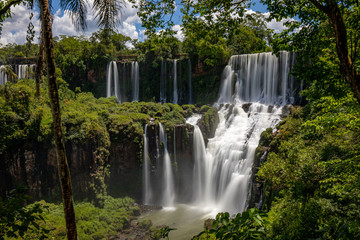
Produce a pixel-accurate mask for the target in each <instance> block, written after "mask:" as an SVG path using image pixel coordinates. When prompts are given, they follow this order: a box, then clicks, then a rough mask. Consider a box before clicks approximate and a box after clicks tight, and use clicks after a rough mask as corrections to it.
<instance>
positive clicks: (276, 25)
mask: <svg viewBox="0 0 360 240" xmlns="http://www.w3.org/2000/svg"><path fill="white" fill-rule="evenodd" d="M263 15H264V16H265V17H266V18H268V17H269V16H270V12H266V13H263ZM288 21H295V20H294V19H292V18H284V19H281V20H280V21H276V20H275V19H273V20H271V21H270V22H267V23H266V26H267V27H268V28H270V29H274V32H275V33H280V32H282V31H283V30H284V29H287V27H286V26H285V25H284V23H285V22H288Z"/></svg>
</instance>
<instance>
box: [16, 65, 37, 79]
mask: <svg viewBox="0 0 360 240" xmlns="http://www.w3.org/2000/svg"><path fill="white" fill-rule="evenodd" d="M34 71H35V64H30V65H27V64H21V65H17V69H16V72H17V76H18V79H32V78H34V75H35V74H34Z"/></svg>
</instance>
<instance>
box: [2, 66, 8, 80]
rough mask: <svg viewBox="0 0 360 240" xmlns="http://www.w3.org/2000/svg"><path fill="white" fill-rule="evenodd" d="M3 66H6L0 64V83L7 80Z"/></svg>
mask: <svg viewBox="0 0 360 240" xmlns="http://www.w3.org/2000/svg"><path fill="white" fill-rule="evenodd" d="M5 68H6V67H5V66H4V65H1V66H0V85H5V83H6V82H7V80H8V76H7V74H6V73H5Z"/></svg>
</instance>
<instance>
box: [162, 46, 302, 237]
mask: <svg viewBox="0 0 360 240" xmlns="http://www.w3.org/2000/svg"><path fill="white" fill-rule="evenodd" d="M294 58H295V56H294V54H293V53H288V52H280V55H279V58H278V57H276V56H275V55H272V54H271V53H260V54H247V55H238V56H232V57H231V59H230V60H229V65H228V66H226V68H225V69H224V72H223V76H222V77H223V78H222V83H221V88H220V95H219V99H218V102H217V103H216V104H215V106H216V107H217V108H218V115H219V119H220V122H219V124H218V127H217V129H216V131H215V136H214V137H213V138H210V139H208V144H207V147H206V146H205V143H204V139H203V136H202V133H201V130H200V128H199V127H198V126H197V122H198V121H199V119H200V117H199V116H193V117H191V118H190V119H188V120H187V123H190V124H192V125H193V126H194V132H193V148H192V160H191V161H188V164H192V165H191V166H190V167H189V168H187V169H192V174H191V175H190V178H189V174H188V173H185V172H181V170H178V171H177V172H176V175H177V178H176V179H180V180H181V179H184V178H187V181H188V182H190V184H188V185H187V188H186V191H187V192H191V198H190V200H186V202H182V203H185V204H187V205H186V206H188V207H185V208H186V209H187V208H190V209H192V212H197V213H198V214H199V215H200V216H201V214H202V216H201V217H202V218H207V217H209V215H208V214H210V216H211V217H214V216H215V215H216V214H217V213H218V212H220V211H227V212H229V213H230V214H235V213H238V212H242V211H244V210H246V208H247V206H248V199H249V196H250V189H251V188H250V186H251V176H252V167H253V163H254V159H255V150H256V148H257V146H258V143H259V140H260V134H261V133H262V132H263V131H264V130H266V129H267V128H269V127H271V128H274V127H275V126H276V125H277V124H278V123H279V122H280V121H281V117H282V116H283V113H284V111H285V108H286V104H293V103H295V102H296V97H297V95H296V94H297V92H298V91H299V90H300V89H299V88H300V86H299V85H300V84H298V83H297V82H296V79H295V78H294V77H292V76H289V73H290V70H291V67H292V65H293V64H294V63H295V60H294ZM178 161H181V159H179V160H178ZM169 182H171V184H174V185H175V186H183V185H182V184H178V183H173V182H172V181H169ZM168 186H169V185H168ZM166 191H168V190H167V189H166V188H165V187H164V188H163V193H162V194H164V192H166ZM175 191H176V190H175ZM172 196H175V193H174V195H172ZM180 199H181V198H179V197H178V198H175V199H174V202H175V203H181V202H180V201H181V200H180ZM189 205H190V206H189ZM176 206H177V207H178V208H181V209H183V210H182V211H186V210H184V205H176ZM193 206H196V207H195V208H193ZM195 209H196V210H195ZM199 211H200V212H201V213H199ZM199 215H197V216H199ZM191 216H192V215H191ZM191 216H190V218H191ZM174 219H178V218H177V217H176V216H175V217H174ZM169 221H170V220H169ZM173 221H178V220H173ZM179 221H180V220H179ZM187 221H189V219H188V220H187ZM158 223H160V224H165V223H164V222H160V221H159V222H158ZM184 224H186V223H184ZM188 227H190V226H188ZM200 228H201V225H200ZM182 234H184V233H182ZM177 236H178V237H175V238H174V239H185V238H184V237H183V236H182V235H181V234H180V233H179V234H178V235H177ZM172 239H173V238H172Z"/></svg>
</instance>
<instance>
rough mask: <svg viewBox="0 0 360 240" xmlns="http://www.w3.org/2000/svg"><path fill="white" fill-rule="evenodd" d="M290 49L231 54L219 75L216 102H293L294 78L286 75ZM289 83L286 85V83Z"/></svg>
mask: <svg viewBox="0 0 360 240" xmlns="http://www.w3.org/2000/svg"><path fill="white" fill-rule="evenodd" d="M293 59H294V53H290V52H285V51H281V52H280V56H279V58H278V57H276V56H275V55H273V54H272V53H257V54H244V55H235V56H232V57H231V58H230V60H229V64H228V65H227V66H226V67H225V69H224V71H223V76H222V83H221V87H220V94H219V100H218V103H219V104H220V103H232V102H233V101H234V100H235V101H241V102H261V103H264V104H273V105H285V104H287V103H291V104H294V101H295V100H294V99H295V94H296V92H295V86H294V78H293V77H291V76H289V72H290V69H291V67H292V65H293V64H294V60H293ZM289 86H290V87H289Z"/></svg>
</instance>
